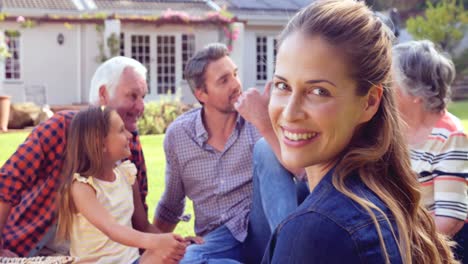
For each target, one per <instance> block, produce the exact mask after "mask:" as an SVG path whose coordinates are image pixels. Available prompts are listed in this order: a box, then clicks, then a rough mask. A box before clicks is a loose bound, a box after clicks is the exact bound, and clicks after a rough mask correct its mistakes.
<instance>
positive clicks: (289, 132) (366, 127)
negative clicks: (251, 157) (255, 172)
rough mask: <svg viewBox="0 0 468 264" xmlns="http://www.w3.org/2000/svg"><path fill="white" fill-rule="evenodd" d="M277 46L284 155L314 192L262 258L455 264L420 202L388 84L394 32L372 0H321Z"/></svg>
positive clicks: (276, 119) (275, 94)
mask: <svg viewBox="0 0 468 264" xmlns="http://www.w3.org/2000/svg"><path fill="white" fill-rule="evenodd" d="M278 44H279V45H278V54H277V63H276V71H275V77H274V88H273V90H272V94H271V99H270V104H269V114H270V118H271V122H272V126H273V129H274V131H275V133H276V136H277V138H278V140H279V143H280V147H281V158H282V160H283V162H284V163H285V165H286V166H288V167H289V166H290V167H295V168H305V171H306V174H307V179H308V185H309V189H310V190H311V193H310V194H309V196H308V197H307V198H306V199H305V201H304V202H302V204H301V205H300V206H299V207H298V208H297V209H296V210H295V211H294V212H293V213H292V214H290V215H289V216H288V217H287V218H286V219H285V220H284V221H283V222H282V223H280V224H279V225H278V227H277V228H276V230H275V232H274V234H273V236H272V238H271V240H270V244H269V246H268V247H267V252H266V253H265V255H264V258H263V263H309V262H312V261H313V262H318V263H344V262H346V263H456V261H455V260H454V259H453V254H452V253H451V250H450V248H449V245H448V243H447V242H446V241H445V238H444V237H442V236H441V235H439V234H437V233H436V232H435V227H434V222H433V220H432V218H431V216H430V215H429V213H428V212H427V211H426V210H425V209H424V208H423V207H422V206H421V204H420V202H419V201H420V199H421V193H420V192H419V185H418V182H417V180H416V177H415V175H414V174H413V172H412V170H411V166H410V162H409V157H408V153H407V146H406V145H405V144H404V140H403V136H402V132H401V124H400V119H399V117H398V113H397V112H396V111H395V100H394V91H393V90H392V89H391V87H390V85H389V81H390V68H391V60H392V57H391V46H392V36H391V32H390V30H389V29H388V28H387V27H386V26H385V25H384V24H383V23H382V21H381V20H380V19H379V18H377V17H376V16H375V15H373V13H372V12H371V11H370V10H369V9H368V8H367V7H366V6H365V4H364V3H363V2H358V1H352V0H323V1H314V2H313V3H312V4H310V5H309V6H308V7H307V8H305V9H303V10H302V11H301V12H299V13H298V14H296V15H295V16H294V17H293V18H292V19H291V21H290V22H289V23H288V25H287V26H286V28H285V29H284V31H283V32H282V34H281V35H280V38H279V42H278ZM311 47H313V48H311ZM268 162H269V161H268V160H261V159H260V160H256V166H257V165H258V164H260V165H258V166H261V164H262V163H265V164H270V163H268Z"/></svg>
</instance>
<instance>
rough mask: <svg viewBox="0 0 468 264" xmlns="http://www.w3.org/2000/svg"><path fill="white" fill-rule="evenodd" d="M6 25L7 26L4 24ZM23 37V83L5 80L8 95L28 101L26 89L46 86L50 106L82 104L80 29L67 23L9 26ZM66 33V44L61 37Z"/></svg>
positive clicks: (21, 80)
mask: <svg viewBox="0 0 468 264" xmlns="http://www.w3.org/2000/svg"><path fill="white" fill-rule="evenodd" d="M2 25H3V24H2ZM6 28H8V29H17V30H18V31H19V32H20V34H21V37H20V65H21V66H20V67H21V70H20V74H21V79H20V80H14V81H8V80H5V81H4V92H5V93H7V94H9V95H12V101H13V102H21V101H24V99H25V97H24V88H25V86H28V85H44V86H45V87H46V93H47V102H46V103H47V104H52V105H54V104H64V103H73V102H79V87H78V85H79V83H80V82H79V76H78V74H77V70H76V69H77V65H78V62H79V58H78V56H77V55H78V54H77V49H78V47H79V43H78V41H77V40H78V30H77V29H76V28H72V29H67V28H65V26H64V25H63V24H41V25H37V26H35V27H33V28H20V27H18V25H17V24H15V23H10V24H7V25H6ZM59 33H62V34H63V36H64V43H63V44H62V45H59V44H58V42H57V36H58V35H59Z"/></svg>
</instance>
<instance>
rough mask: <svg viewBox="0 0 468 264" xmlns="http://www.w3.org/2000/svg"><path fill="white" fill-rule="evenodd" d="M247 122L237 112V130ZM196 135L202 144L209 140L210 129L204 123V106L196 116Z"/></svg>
mask: <svg viewBox="0 0 468 264" xmlns="http://www.w3.org/2000/svg"><path fill="white" fill-rule="evenodd" d="M244 124H245V119H244V118H243V117H242V116H241V115H239V114H237V119H236V130H237V131H239V130H240V129H241V128H242V127H243V126H244ZM195 137H196V140H197V142H198V143H199V144H200V145H203V143H205V142H206V141H207V140H208V131H206V128H205V125H204V124H203V107H202V108H201V109H200V111H198V114H197V115H196V117H195Z"/></svg>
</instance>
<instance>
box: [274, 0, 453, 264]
mask: <svg viewBox="0 0 468 264" xmlns="http://www.w3.org/2000/svg"><path fill="white" fill-rule="evenodd" d="M294 32H301V33H302V34H306V35H310V36H313V35H317V36H320V37H322V38H323V39H325V40H326V41H327V42H328V43H330V45H334V46H336V47H338V48H339V49H341V50H343V53H344V54H345V59H346V60H347V62H348V63H347V64H348V65H349V69H351V74H352V75H351V76H352V77H353V79H354V80H355V81H356V83H357V90H356V93H357V95H360V96H363V95H366V94H367V93H368V91H369V89H370V88H371V87H373V86H376V85H377V86H379V85H381V86H382V87H383V95H382V100H381V102H380V106H379V109H378V111H377V113H376V114H375V115H374V117H373V118H372V119H371V120H370V121H369V122H367V123H365V124H362V125H361V126H360V127H359V128H358V129H357V130H356V132H355V134H354V135H353V138H352V139H351V142H350V144H349V146H348V147H347V149H346V150H345V151H344V155H343V158H342V159H341V161H340V162H339V163H338V165H337V167H336V169H335V175H334V177H333V185H334V186H335V187H336V188H337V190H339V191H340V192H342V193H344V194H345V195H347V196H348V197H349V198H351V199H352V200H354V201H355V202H357V203H358V204H360V205H361V206H362V207H363V208H364V209H365V210H366V211H367V212H368V213H369V215H370V216H371V217H372V219H373V221H374V224H375V226H376V228H377V231H378V234H379V239H380V244H381V247H382V250H383V253H384V256H383V257H384V259H385V262H386V263H389V262H390V260H389V255H388V252H387V250H386V246H385V242H384V239H383V237H382V232H381V227H380V224H379V222H378V221H377V218H376V213H375V211H376V212H378V214H381V215H383V216H385V213H384V212H383V211H382V210H381V209H379V208H378V207H377V206H376V205H374V204H373V203H372V202H371V201H369V200H366V199H365V198H362V197H360V196H358V195H356V194H355V193H353V192H352V191H351V190H350V189H348V188H347V187H346V185H345V179H346V177H347V176H348V175H352V174H353V173H357V174H358V175H359V176H360V178H361V179H362V181H363V182H364V184H365V185H366V186H367V187H368V188H369V189H371V190H372V191H373V192H374V193H375V194H376V195H377V196H378V197H379V198H380V199H381V200H382V201H383V202H384V203H385V204H386V206H387V207H388V208H389V209H390V211H391V212H392V214H393V215H392V217H393V219H395V222H396V226H397V228H398V232H397V233H398V238H396V239H397V242H398V245H399V250H400V253H401V256H402V260H403V262H404V263H420V264H426V263H457V262H456V261H455V260H454V257H453V253H452V252H451V249H450V246H449V243H448V242H447V240H446V238H445V237H444V236H442V235H441V234H438V233H437V232H436V230H435V224H434V220H433V219H432V217H431V215H429V213H428V212H427V211H426V209H424V207H423V206H422V204H421V193H420V186H419V182H418V181H417V176H416V175H415V173H414V172H413V171H412V169H411V164H410V160H409V155H408V149H407V146H406V145H405V143H404V142H405V140H404V138H403V135H402V132H401V131H402V130H401V123H400V118H399V116H398V112H397V110H396V108H395V98H394V97H395V96H394V91H393V90H391V89H390V85H389V81H390V69H391V63H392V41H393V34H392V33H391V30H390V29H388V28H387V27H386V26H385V25H384V24H383V23H382V21H381V20H380V19H379V18H378V17H377V16H375V15H374V14H373V13H372V11H370V10H369V9H368V8H367V6H366V5H365V4H364V3H363V2H358V1H353V0H317V1H314V2H313V3H312V4H310V5H309V6H308V7H306V8H305V9H303V10H301V11H300V12H299V13H298V14H296V15H295V16H294V17H293V18H292V19H291V20H290V22H289V23H288V25H287V26H286V28H285V29H284V30H283V32H282V33H281V35H280V38H279V42H278V45H279V46H280V45H281V43H282V42H283V41H284V39H285V38H287V37H288V36H289V35H291V34H292V33H294ZM311 48H313V47H311ZM386 220H387V221H388V223H389V226H390V227H391V226H392V225H391V223H390V220H389V219H388V218H387V219H386ZM395 233H396V232H393V234H394V236H395Z"/></svg>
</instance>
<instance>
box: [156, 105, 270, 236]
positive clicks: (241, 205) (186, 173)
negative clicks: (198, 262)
mask: <svg viewBox="0 0 468 264" xmlns="http://www.w3.org/2000/svg"><path fill="white" fill-rule="evenodd" d="M200 109H201V108H198V109H195V110H192V111H190V112H187V113H185V114H183V115H182V116H180V117H179V118H177V120H176V121H174V122H173V123H172V124H171V125H170V126H169V128H168V130H167V132H166V137H165V139H164V151H165V153H166V160H167V161H166V188H165V192H164V194H163V196H162V198H161V200H160V202H159V205H158V207H157V209H156V216H157V217H158V218H159V219H162V220H164V221H166V222H170V223H177V222H178V221H179V217H180V216H181V215H182V214H183V211H184V206H185V196H187V197H189V198H190V199H191V200H192V201H193V206H194V211H195V216H196V217H195V232H196V233H197V235H206V234H207V233H208V232H210V231H212V230H214V229H216V228H217V227H219V226H222V225H225V226H226V227H227V228H228V229H229V230H230V232H231V233H232V235H233V236H234V237H235V238H236V239H237V240H238V241H244V239H245V237H246V236H247V224H248V214H249V211H250V206H251V201H252V199H251V198H252V173H253V162H252V155H253V147H254V145H255V143H256V142H257V140H258V139H259V138H260V137H261V136H260V134H259V132H258V131H257V130H256V129H255V127H254V126H253V125H252V124H250V123H248V122H246V121H245V120H244V119H243V118H241V117H240V116H239V118H238V119H237V124H236V127H235V129H234V130H233V132H232V134H231V136H230V137H229V139H228V141H227V142H226V145H225V146H224V150H223V151H221V152H220V151H217V150H215V149H214V148H213V147H211V146H210V145H208V144H207V143H206V141H207V140H208V132H207V131H206V129H205V127H204V125H203V121H202V114H201V113H202V111H201V110H200Z"/></svg>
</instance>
